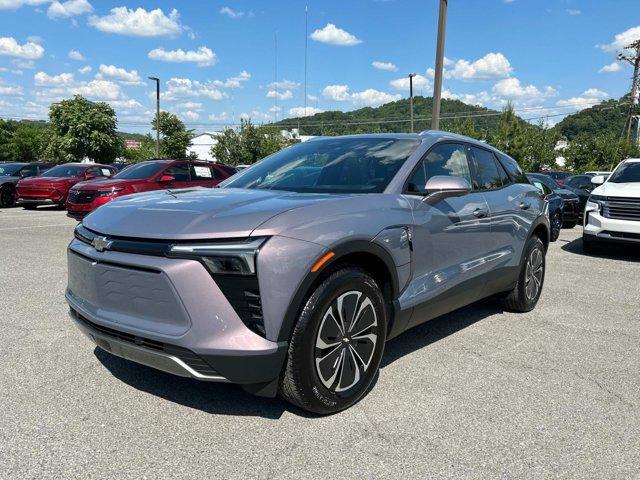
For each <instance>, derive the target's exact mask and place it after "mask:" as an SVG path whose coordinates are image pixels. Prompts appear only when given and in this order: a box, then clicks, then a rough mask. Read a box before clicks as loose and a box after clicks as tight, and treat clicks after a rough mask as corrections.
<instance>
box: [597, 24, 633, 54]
mask: <svg viewBox="0 0 640 480" xmlns="http://www.w3.org/2000/svg"><path fill="white" fill-rule="evenodd" d="M636 40H640V25H638V26H637V27H631V28H630V29H628V30H625V31H624V32H621V33H618V34H617V35H616V36H615V37H614V38H613V42H611V43H607V44H604V45H596V46H597V47H598V48H600V49H602V50H604V51H605V52H617V51H620V50H624V48H625V47H626V46H627V45H629V44H630V43H633V42H635V41H636Z"/></svg>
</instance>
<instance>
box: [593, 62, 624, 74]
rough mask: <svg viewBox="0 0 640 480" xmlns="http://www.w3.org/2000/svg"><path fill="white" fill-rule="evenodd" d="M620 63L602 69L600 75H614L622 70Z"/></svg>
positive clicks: (613, 63)
mask: <svg viewBox="0 0 640 480" xmlns="http://www.w3.org/2000/svg"><path fill="white" fill-rule="evenodd" d="M620 68H621V67H620V62H611V63H609V64H608V65H605V66H604V67H602V68H601V69H600V70H598V72H600V73H613V72H618V71H619V70H620Z"/></svg>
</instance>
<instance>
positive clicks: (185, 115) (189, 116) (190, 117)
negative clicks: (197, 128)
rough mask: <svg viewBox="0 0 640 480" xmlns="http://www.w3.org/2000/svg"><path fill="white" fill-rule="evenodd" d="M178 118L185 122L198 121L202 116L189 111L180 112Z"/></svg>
mask: <svg viewBox="0 0 640 480" xmlns="http://www.w3.org/2000/svg"><path fill="white" fill-rule="evenodd" d="M178 116H179V117H180V118H181V119H182V120H183V121H185V122H189V121H194V120H198V119H199V118H200V114H199V113H198V112H193V111H191V110H187V111H186V112H178Z"/></svg>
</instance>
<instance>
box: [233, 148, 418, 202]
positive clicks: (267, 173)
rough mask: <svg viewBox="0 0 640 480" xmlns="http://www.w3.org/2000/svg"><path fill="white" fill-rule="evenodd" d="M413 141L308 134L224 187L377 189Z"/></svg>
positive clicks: (311, 190) (324, 190)
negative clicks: (306, 138) (310, 137)
mask: <svg viewBox="0 0 640 480" xmlns="http://www.w3.org/2000/svg"><path fill="white" fill-rule="evenodd" d="M418 145H420V141H419V140H413V139H411V140H408V139H400V140H399V139H395V138H358V137H352V138H327V139H321V140H312V141H309V142H305V143H299V144H297V145H294V146H292V147H289V148H286V149H284V150H281V151H279V152H277V153H275V154H273V155H271V156H270V157H267V158H265V159H264V160H262V161H260V163H258V164H256V165H254V166H252V167H251V168H248V169H247V170H244V171H242V172H240V173H239V174H237V175H236V176H235V177H232V180H230V181H229V182H228V183H226V184H225V185H224V188H257V189H267V190H288V191H293V192H301V193H307V192H309V193H380V192H382V191H383V190H384V189H385V187H386V186H387V185H388V184H389V182H390V181H391V179H392V178H393V176H394V175H395V174H396V172H397V171H398V169H399V168H400V167H401V166H402V164H403V163H404V162H405V160H406V159H407V158H409V156H410V155H411V154H412V153H413V151H414V150H415V149H416V148H417V147H418Z"/></svg>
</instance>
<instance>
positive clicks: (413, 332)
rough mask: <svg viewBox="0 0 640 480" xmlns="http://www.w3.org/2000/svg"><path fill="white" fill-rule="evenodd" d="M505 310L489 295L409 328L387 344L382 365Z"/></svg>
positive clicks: (381, 366) (385, 365)
mask: <svg viewBox="0 0 640 480" xmlns="http://www.w3.org/2000/svg"><path fill="white" fill-rule="evenodd" d="M503 311H504V310H503V309H502V307H501V306H500V304H499V303H498V302H497V301H496V300H494V299H493V298H487V299H484V300H481V301H479V302H476V303H473V304H471V305H469V306H467V307H463V308H460V309H458V310H455V311H453V312H451V313H447V314H445V315H442V316H440V317H437V318H434V319H433V320H429V321H428V322H425V323H423V324H422V325H419V326H417V327H414V328H412V329H410V330H407V331H406V332H404V333H402V334H401V335H399V336H398V337H396V338H394V339H393V340H390V341H389V342H388V343H387V345H386V347H385V352H384V357H383V358H382V363H381V365H380V368H385V367H387V366H388V365H391V364H392V363H393V362H395V361H396V360H398V359H400V358H402V357H404V356H405V355H408V354H410V353H412V352H415V351H416V350H420V349H421V348H424V347H428V346H429V345H431V344H432V343H436V342H437V341H439V340H442V339H443V338H446V337H448V336H449V335H453V334H454V333H456V332H459V331H460V330H463V329H465V328H467V327H469V326H471V325H473V324H474V323H476V322H479V321H480V320H483V319H485V318H487V317H489V316H491V315H495V314H498V313H502V312H503Z"/></svg>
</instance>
